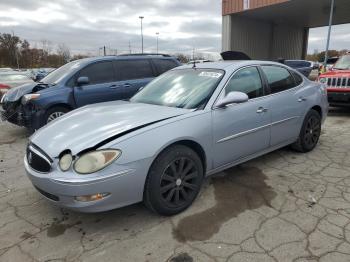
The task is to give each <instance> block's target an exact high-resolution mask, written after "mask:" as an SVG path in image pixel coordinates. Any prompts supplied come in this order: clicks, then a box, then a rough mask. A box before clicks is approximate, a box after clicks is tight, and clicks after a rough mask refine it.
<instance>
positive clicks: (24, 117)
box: [0, 102, 41, 129]
mask: <svg viewBox="0 0 350 262" xmlns="http://www.w3.org/2000/svg"><path fill="white" fill-rule="evenodd" d="M36 115H38V116H40V115H41V114H40V112H39V111H37V110H35V108H34V106H33V105H29V106H28V105H26V106H23V105H22V104H21V103H20V102H5V103H3V104H2V105H1V108H0V119H1V121H8V122H10V123H12V124H15V125H18V126H24V127H26V128H29V129H36V127H37V126H40V125H39V121H40V120H39V119H38V118H37V117H36Z"/></svg>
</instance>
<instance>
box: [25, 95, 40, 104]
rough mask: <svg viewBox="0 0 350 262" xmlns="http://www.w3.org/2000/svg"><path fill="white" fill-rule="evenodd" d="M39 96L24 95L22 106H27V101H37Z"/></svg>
mask: <svg viewBox="0 0 350 262" xmlns="http://www.w3.org/2000/svg"><path fill="white" fill-rule="evenodd" d="M39 96H40V94H28V95H24V96H23V97H22V100H21V102H22V104H23V105H25V104H27V103H28V102H29V101H31V100H34V99H37V98H38V97H39Z"/></svg>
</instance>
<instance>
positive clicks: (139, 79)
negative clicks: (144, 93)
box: [114, 59, 155, 98]
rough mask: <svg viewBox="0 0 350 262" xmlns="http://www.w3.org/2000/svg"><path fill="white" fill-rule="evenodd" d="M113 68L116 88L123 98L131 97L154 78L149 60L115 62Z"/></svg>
mask: <svg viewBox="0 0 350 262" xmlns="http://www.w3.org/2000/svg"><path fill="white" fill-rule="evenodd" d="M114 66H115V68H116V73H117V78H118V86H119V87H120V88H122V90H123V92H124V94H125V98H130V97H132V96H133V95H134V94H135V93H137V91H138V90H139V89H140V88H141V87H144V86H145V85H147V84H148V83H149V82H150V81H151V80H152V79H153V78H154V77H155V72H154V71H153V69H152V65H151V63H150V60H149V59H128V60H115V61H114Z"/></svg>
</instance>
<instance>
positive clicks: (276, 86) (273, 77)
mask: <svg viewBox="0 0 350 262" xmlns="http://www.w3.org/2000/svg"><path fill="white" fill-rule="evenodd" d="M262 70H263V71H264V73H265V75H266V79H267V82H268V83H269V86H270V90H271V94H275V93H278V92H282V91H285V90H288V89H290V88H293V87H295V86H296V85H295V83H294V78H293V76H292V75H291V74H290V73H289V71H288V70H287V69H285V68H282V67H278V66H262Z"/></svg>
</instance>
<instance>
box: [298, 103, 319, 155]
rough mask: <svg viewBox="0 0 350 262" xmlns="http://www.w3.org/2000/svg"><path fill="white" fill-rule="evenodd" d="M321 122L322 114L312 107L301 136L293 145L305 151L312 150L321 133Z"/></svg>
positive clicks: (300, 150)
mask: <svg viewBox="0 0 350 262" xmlns="http://www.w3.org/2000/svg"><path fill="white" fill-rule="evenodd" d="M321 122H322V120H321V116H320V114H319V113H318V112H317V111H316V110H313V109H311V110H310V111H309V112H308V113H307V115H306V117H305V119H304V123H303V126H302V128H301V131H300V134H299V138H298V140H297V141H296V142H295V143H294V144H293V145H292V148H293V149H295V150H297V151H299V152H303V153H306V152H310V151H312V150H313V149H314V148H315V147H316V145H317V143H318V141H319V138H320V135H321Z"/></svg>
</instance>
